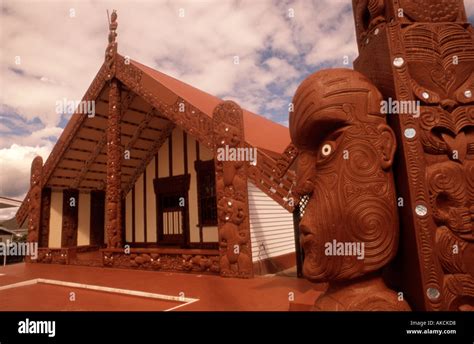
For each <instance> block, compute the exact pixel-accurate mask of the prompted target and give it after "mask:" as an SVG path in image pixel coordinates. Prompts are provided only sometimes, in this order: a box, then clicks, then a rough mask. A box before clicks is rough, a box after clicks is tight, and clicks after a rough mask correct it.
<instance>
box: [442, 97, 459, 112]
mask: <svg viewBox="0 0 474 344" xmlns="http://www.w3.org/2000/svg"><path fill="white" fill-rule="evenodd" d="M439 105H441V107H442V108H443V109H445V110H446V111H449V112H452V111H453V110H454V108H455V107H456V105H457V103H456V102H455V101H454V100H452V99H443V100H442V101H440V102H439Z"/></svg>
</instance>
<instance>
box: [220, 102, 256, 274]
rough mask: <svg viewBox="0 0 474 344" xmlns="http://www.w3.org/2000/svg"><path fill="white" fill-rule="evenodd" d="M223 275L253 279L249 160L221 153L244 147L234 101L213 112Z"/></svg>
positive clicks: (240, 124)
mask: <svg viewBox="0 0 474 344" xmlns="http://www.w3.org/2000/svg"><path fill="white" fill-rule="evenodd" d="M213 132H214V133H213V138H214V163H215V167H216V191H217V217H218V230H219V253H220V273H221V276H225V277H242V278H249V277H253V266H252V249H251V248H252V246H251V242H250V223H249V205H248V189H247V167H248V166H247V165H248V162H247V161H235V159H233V160H234V161H228V160H226V159H222V156H221V154H219V150H222V149H224V150H226V149H240V148H243V147H245V142H244V128H243V116H242V109H241V108H240V107H239V106H238V105H237V104H236V103H234V102H232V101H225V102H222V103H220V104H219V105H217V106H216V108H215V109H214V113H213Z"/></svg>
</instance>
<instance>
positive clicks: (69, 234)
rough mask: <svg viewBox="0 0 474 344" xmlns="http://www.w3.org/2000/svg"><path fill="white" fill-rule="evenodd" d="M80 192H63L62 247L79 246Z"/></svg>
mask: <svg viewBox="0 0 474 344" xmlns="http://www.w3.org/2000/svg"><path fill="white" fill-rule="evenodd" d="M78 213H79V191H78V190H71V189H69V190H64V191H63V212H62V231H61V247H73V246H77V224H78Z"/></svg>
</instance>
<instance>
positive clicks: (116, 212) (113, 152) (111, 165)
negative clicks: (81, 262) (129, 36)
mask: <svg viewBox="0 0 474 344" xmlns="http://www.w3.org/2000/svg"><path fill="white" fill-rule="evenodd" d="M120 105H121V101H120V87H119V83H118V80H117V79H112V80H111V82H110V90H109V117H108V122H107V124H108V125H107V183H106V196H105V200H106V204H105V206H106V210H107V217H106V228H107V247H108V248H118V247H121V246H122V225H121V224H122V208H121V203H120V201H121V165H122V146H121V142H120V111H121V109H120Z"/></svg>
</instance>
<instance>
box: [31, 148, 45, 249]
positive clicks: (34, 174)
mask: <svg viewBox="0 0 474 344" xmlns="http://www.w3.org/2000/svg"><path fill="white" fill-rule="evenodd" d="M42 175H43V158H42V157H40V156H37V157H35V158H34V159H33V161H32V163H31V178H30V193H29V195H28V196H29V207H28V238H27V240H28V242H36V243H37V242H38V240H39V233H40V226H41V187H42V185H41V179H42Z"/></svg>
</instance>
